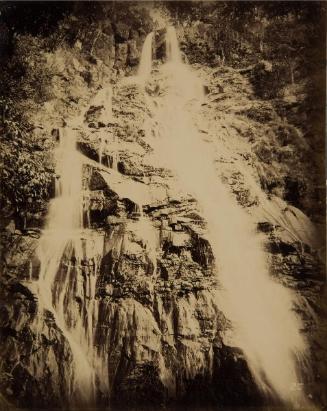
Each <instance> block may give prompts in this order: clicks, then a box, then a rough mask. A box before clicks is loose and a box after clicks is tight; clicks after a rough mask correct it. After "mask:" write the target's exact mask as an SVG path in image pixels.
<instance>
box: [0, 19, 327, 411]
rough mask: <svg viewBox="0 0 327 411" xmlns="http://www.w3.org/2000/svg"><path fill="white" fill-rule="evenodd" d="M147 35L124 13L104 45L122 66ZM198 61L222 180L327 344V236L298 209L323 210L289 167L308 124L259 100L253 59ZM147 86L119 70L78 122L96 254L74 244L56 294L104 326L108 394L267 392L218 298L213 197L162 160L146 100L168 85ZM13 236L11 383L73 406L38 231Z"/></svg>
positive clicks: (99, 389) (184, 396) (317, 396)
mask: <svg viewBox="0 0 327 411" xmlns="http://www.w3.org/2000/svg"><path fill="white" fill-rule="evenodd" d="M202 29H203V28H201V26H199V27H197V30H198V31H199V32H201V30H202ZM207 29H208V28H206V30H207ZM203 30H204V29H203ZM186 34H187V33H186ZM159 35H160V33H159ZM139 39H140V33H139V32H135V31H131V30H130V28H129V27H128V26H126V25H125V24H123V23H117V25H116V26H115V27H111V26H110V27H106V28H104V29H103V32H102V33H100V34H99V36H98V37H96V38H95V40H94V43H93V44H92V47H93V52H94V54H95V55H96V56H97V57H98V58H101V59H102V60H103V61H104V63H105V64H108V65H109V66H110V65H112V66H113V64H112V56H113V55H114V56H115V61H114V66H115V68H117V69H119V68H124V67H126V64H130V65H135V64H136V62H137V60H138V58H139V55H140V53H139V50H140V47H139ZM85 42H86V40H85ZM204 42H205V43H206V44H208V48H209V51H210V47H211V45H210V42H208V41H207V39H204ZM84 46H85V44H84V45H83V47H84ZM108 50H109V51H108ZM107 52H108V61H107V60H106V58H107V57H106V56H104V54H105V53H107ZM158 54H159V57H158V58H159V59H160V58H161V57H162V56H160V50H159V51H158ZM193 69H194V70H197V73H198V75H199V77H201V78H202V79H204V81H205V84H206V90H207V94H206V98H205V101H204V103H203V104H202V106H201V108H200V110H199V116H202V117H204V118H206V120H207V125H208V126H207V129H200V132H201V135H202V136H203V139H204V140H205V141H206V142H207V143H208V144H209V145H210V147H211V149H212V150H214V151H215V152H216V164H217V178H218V177H219V178H221V179H222V180H223V181H224V182H225V183H226V185H227V186H228V187H229V190H230V192H231V193H232V194H233V195H234V197H235V201H237V202H238V203H239V204H241V205H242V207H244V208H245V209H246V210H247V212H248V213H249V214H251V215H252V216H253V219H254V221H255V223H256V225H257V230H258V232H260V233H261V235H262V237H263V242H264V244H265V248H266V250H267V255H268V257H269V261H270V263H271V264H270V266H271V274H272V275H274V276H275V277H276V278H278V280H279V281H281V282H283V283H284V284H285V285H286V286H287V287H290V288H292V289H293V290H295V292H296V293H298V294H299V296H300V297H301V300H300V301H301V302H302V304H301V305H299V307H298V311H299V312H300V313H301V315H302V317H303V318H304V320H305V321H304V325H305V330H304V332H306V333H307V335H308V336H309V337H308V338H311V339H312V341H313V343H312V345H311V346H314V343H317V344H319V341H320V340H319V338H320V337H319V336H317V335H316V334H315V333H314V332H313V331H315V330H316V329H317V326H316V323H315V319H316V304H317V301H318V299H319V296H320V293H321V290H322V288H323V272H324V271H323V270H324V266H323V262H322V256H323V253H324V250H323V241H322V240H320V238H319V236H320V235H321V233H320V232H319V230H318V229H317V228H316V227H315V226H314V224H313V223H312V222H311V220H310V219H309V218H308V217H307V216H306V215H305V214H304V213H303V211H301V210H300V209H299V208H298V207H300V206H301V208H302V209H303V210H304V211H306V210H307V209H308V205H307V204H303V202H302V200H300V199H301V198H302V196H301V193H302V191H301V190H302V189H303V187H301V186H300V183H299V180H298V178H295V179H293V178H292V177H291V178H290V177H289V174H290V173H289V169H290V167H292V166H293V165H294V167H300V166H299V165H297V162H298V161H299V158H300V157H298V156H300V154H299V153H298V151H297V149H296V142H295V141H296V140H297V139H300V140H301V138H302V136H301V135H300V134H299V133H298V131H297V130H296V129H294V127H291V126H290V125H288V124H285V123H284V122H283V121H282V120H281V118H280V117H279V115H278V114H277V113H276V111H275V110H274V108H273V107H272V105H270V104H269V103H267V102H261V101H258V100H255V99H254V95H253V90H252V88H251V85H250V82H249V80H248V79H247V77H246V76H245V75H243V74H242V73H240V72H239V71H237V70H233V69H229V68H216V69H214V68H210V69H209V68H204V67H202V66H199V65H194V67H193ZM160 80H162V79H160V78H159V79H158V82H159V84H160ZM162 81H164V80H162ZM145 89H146V90H147V91H144V89H143V88H142V87H140V86H138V85H136V84H135V83H133V82H132V81H131V82H130V83H128V81H126V82H124V81H122V82H120V83H117V84H116V86H115V87H114V90H113V97H112V107H111V103H110V99H111V95H109V94H108V93H107V92H106V91H108V90H107V89H106V88H102V89H101V90H99V92H98V94H97V95H96V96H95V97H94V98H93V100H92V101H91V103H90V105H89V107H87V108H86V110H85V115H84V117H83V119H82V120H81V121H80V122H79V123H78V124H77V125H76V126H75V129H76V130H77V132H78V147H79V149H80V151H81V153H82V154H81V155H83V156H84V157H83V158H84V166H83V190H84V214H85V216H84V229H83V231H82V233H81V234H80V236H81V239H82V240H83V241H84V242H83V244H84V247H85V249H84V251H83V252H84V257H83V258H82V259H81V260H77V259H76V258H75V257H74V254H73V253H70V254H69V253H68V252H67V253H66V254H64V257H63V258H62V260H61V261H60V269H59V270H58V273H57V277H56V281H55V287H54V289H55V291H53V293H54V295H55V297H54V298H58V296H61V295H62V299H63V301H65V304H66V305H65V308H66V310H67V312H66V313H65V318H66V322H67V324H69V326H70V328H71V329H75V328H76V324H81V327H82V331H83V333H84V334H85V335H86V336H87V337H85V338H86V339H88V338H89V340H90V341H88V342H87V344H88V349H87V350H86V351H85V355H86V356H88V355H89V352H88V350H90V347H91V348H92V350H93V351H94V352H95V353H96V356H97V359H100V363H101V364H100V365H99V363H98V362H97V361H94V362H93V366H94V369H95V375H96V377H95V380H96V384H95V385H96V389H95V396H96V401H95V402H96V403H97V404H101V405H106V404H108V402H109V401H110V402H111V403H113V404H115V403H119V401H121V399H122V398H124V405H133V406H135V405H140V404H142V403H149V402H151V401H155V402H156V404H158V406H159V405H160V406H161V405H162V406H164V405H166V404H169V403H170V402H173V403H174V402H183V404H185V403H188V402H189V403H193V404H194V403H199V404H201V405H203V404H214V405H242V406H244V405H246V404H249V405H258V404H263V403H264V402H265V401H266V399H265V398H263V395H262V394H261V393H260V392H259V390H258V388H257V387H256V384H255V382H254V379H253V377H252V375H251V373H250V371H249V368H248V365H247V363H246V360H245V358H244V354H243V353H242V352H241V351H240V350H239V349H238V348H237V347H234V346H233V345H232V344H231V342H230V339H229V333H230V332H231V329H232V326H231V324H230V323H229V321H228V319H226V318H225V316H224V314H223V313H222V312H221V309H220V306H219V298H217V289H218V287H219V272H218V273H217V272H216V268H215V261H214V257H213V253H212V250H211V246H210V243H209V241H208V239H207V231H206V230H207V227H206V223H205V221H204V220H203V217H202V214H201V209H200V207H199V205H198V204H197V202H196V201H195V199H194V198H192V196H190V195H188V194H187V193H185V192H183V191H181V190H178V189H177V188H176V184H175V183H176V182H175V178H174V175H173V174H172V172H171V170H168V169H165V168H163V167H161V166H160V165H156V164H155V163H154V162H153V159H151V154H152V152H153V148H152V147H151V144H150V142H151V139H150V138H149V135H148V132H149V128H150V127H149V125H151V122H153V117H152V116H151V113H150V111H149V108H148V106H147V105H146V103H145V98H146V94H147V92H148V94H151V93H153V94H155V93H157V94H160V93H164V90H163V89H160V87H159V88H158V89H156V90H155V92H153V88H152V87H151V84H147V85H146V87H145ZM195 121H197V119H195ZM67 127H68V126H67ZM199 127H200V126H199ZM267 136H268V137H267ZM99 153H101V154H99ZM294 153H295V154H294ZM291 157H294V158H293V159H292V158H291ZM285 159H287V161H284V160H285ZM297 171H298V170H297ZM298 173H299V171H298ZM297 177H298V175H297ZM294 185H296V187H297V189H296V190H294ZM306 190H308V189H304V191H305V192H306V193H307V191H306ZM309 194H310V195H312V196H314V193H311V192H310V193H309ZM292 195H293V196H294V197H293V201H290V197H291V196H292ZM310 195H309V197H310ZM306 198H307V197H306ZM312 198H314V197H312ZM312 198H311V199H312ZM288 202H291V203H292V204H293V205H290V204H288ZM218 208H219V204H218ZM90 233H91V234H90ZM10 236H11V237H12V238H14V240H15V241H14V243H9V242H8V243H7V247H6V249H5V250H4V258H3V260H4V263H5V264H4V265H5V267H4V275H3V276H2V278H1V283H2V284H1V285H2V288H1V301H2V305H1V324H0V325H1V333H2V338H1V353H2V358H1V364H0V365H1V372H2V377H1V391H2V393H3V394H4V396H5V397H6V398H7V399H8V400H9V401H11V402H12V403H14V404H16V405H17V406H22V407H25V406H26V407H41V408H42V407H48V406H58V405H59V406H60V407H62V408H65V407H67V404H68V403H71V402H72V399H73V403H74V401H75V400H76V398H75V397H76V393H74V383H75V379H76V378H77V376H76V375H75V373H74V367H75V365H74V359H73V352H72V348H71V346H70V344H69V341H68V340H67V338H65V335H64V333H63V332H62V330H61V329H60V327H59V326H58V324H56V322H55V319H54V318H53V316H52V315H51V313H50V312H47V311H46V312H43V310H42V309H41V308H42V307H41V306H40V303H39V301H38V299H37V296H36V294H35V292H36V288H35V282H36V281H37V279H38V275H39V264H40V262H39V260H38V259H37V257H36V255H35V249H36V246H37V243H38V238H37V237H38V236H39V234H38V233H35V232H34V231H27V232H26V233H25V234H24V235H23V234H22V233H20V232H14V234H12V233H11V234H10ZM34 237H36V238H34ZM91 243H92V244H93V245H94V244H96V245H95V246H94V248H92V250H93V251H92V252H90V251H89V250H90V249H91V246H90V244H91ZM92 247H93V246H92ZM68 272H69V273H70V274H67V273H68ZM62 284H66V288H65V289H64V290H62V289H61V288H62V287H63V286H62ZM58 300H60V298H58ZM311 333H312V335H311V337H310V334H311ZM83 338H84V336H83ZM89 358H91V357H89ZM93 360H94V359H92V361H93ZM90 361H91V360H90ZM314 361H319V355H318V354H317V355H316V357H315V358H314ZM318 378H319V377H318V376H316V375H314V376H311V377H308V381H306V383H307V386H308V387H309V388H308V393H307V394H310V396H311V397H313V399H314V400H315V401H317V402H319V401H320V402H321V401H323V400H324V398H323V395H322V394H321V393H320V392H318V390H316V388H315V387H316V385H315V381H316V379H318ZM18 387H19V389H18ZM315 390H316V391H315Z"/></svg>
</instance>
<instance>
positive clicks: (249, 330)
mask: <svg viewBox="0 0 327 411" xmlns="http://www.w3.org/2000/svg"><path fill="white" fill-rule="evenodd" d="M152 43H153V33H150V34H149V35H148V36H147V38H146V40H145V44H144V47H143V51H142V57H141V62H140V66H139V71H138V76H137V77H138V79H139V80H141V82H142V84H144V83H145V81H146V79H147V78H149V76H150V75H151V68H152ZM167 56H168V62H167V63H166V64H165V65H163V66H162V67H161V75H162V76H163V77H164V84H165V90H164V93H162V95H161V96H160V97H157V98H152V99H151V98H147V102H148V104H149V108H150V110H151V111H152V113H153V116H154V121H153V122H152V123H151V124H156V125H155V126H153V130H152V131H153V133H149V134H150V135H152V136H153V137H152V141H151V145H152V147H153V148H154V152H153V161H154V163H155V164H156V166H163V167H167V168H169V169H171V170H172V171H173V172H174V173H175V175H176V177H177V179H178V183H177V184H179V185H180V187H181V189H182V190H184V191H185V192H187V193H191V194H192V195H194V197H195V198H196V199H197V201H198V203H199V205H200V206H201V209H202V212H203V216H204V217H205V219H206V221H207V225H208V239H209V240H210V243H211V246H212V249H213V252H214V255H215V259H216V264H217V271H218V276H219V281H220V284H221V286H222V289H221V291H220V293H219V301H218V304H219V307H220V308H221V309H222V311H223V312H224V313H225V315H226V317H227V318H228V319H230V320H231V321H232V323H233V336H232V337H233V344H234V345H236V346H238V347H240V348H241V349H242V350H243V351H244V354H245V356H246V358H247V361H248V364H249V367H250V369H251V371H252V373H253V375H254V377H255V379H256V381H257V383H258V385H259V386H260V387H261V388H262V390H263V391H265V392H268V393H271V394H273V395H276V396H278V397H280V398H281V399H282V400H284V401H285V402H287V403H292V404H295V405H299V404H301V403H302V402H303V399H302V392H301V390H294V389H293V387H299V386H301V377H300V374H299V371H298V370H299V368H298V365H300V363H301V361H302V360H303V359H304V358H305V357H304V352H305V348H306V347H305V342H304V340H303V338H302V336H301V333H300V331H299V330H300V328H301V323H300V321H299V319H298V318H297V316H296V315H295V313H294V312H293V303H294V296H293V295H292V294H291V292H290V291H289V290H287V289H286V288H283V287H282V286H281V285H280V284H278V283H276V282H274V281H273V280H272V279H271V278H270V277H269V274H268V269H267V266H266V256H265V254H264V252H263V251H262V245H261V242H260V238H259V237H258V236H257V235H256V233H255V227H254V225H253V222H252V220H251V218H250V217H249V216H248V215H247V214H246V213H245V212H244V211H243V210H242V209H241V208H240V207H239V206H238V205H237V203H236V202H235V200H234V199H233V198H232V197H231V196H230V194H229V192H228V190H227V189H226V188H225V186H224V185H223V184H222V183H221V182H220V181H219V180H218V179H217V176H216V170H215V168H214V166H213V161H214V158H213V154H212V152H211V151H210V149H209V146H208V145H206V144H204V143H203V141H202V139H201V136H200V134H199V133H198V130H197V128H196V126H195V125H194V115H195V114H196V113H197V112H198V110H199V109H200V105H201V102H202V101H203V98H204V96H203V87H202V84H201V82H200V81H199V79H197V77H196V76H195V75H194V73H193V72H192V71H191V70H190V69H189V68H188V67H187V66H186V65H184V64H183V62H182V58H181V53H180V50H179V48H178V41H177V37H176V33H175V30H174V28H173V27H169V28H168V29H167ZM103 93H104V94H103ZM103 93H102V94H103V96H102V94H101V93H100V96H99V95H98V96H97V97H96V98H97V100H96V101H95V102H94V104H98V103H99V101H98V100H99V99H100V100H101V99H103V98H104V99H105V102H104V104H107V105H108V104H109V106H110V107H109V109H108V113H107V114H108V118H107V119H108V121H110V120H111V119H112V108H111V96H112V92H111V91H110V93H109V91H108V90H106V91H104V92H103ZM108 93H109V94H110V95H109V94H108ZM108 96H109V97H108ZM108 99H109V100H110V101H109V100H108ZM107 100H108V101H107ZM101 101H102V100H101ZM101 104H102V103H101ZM105 150H106V142H105V135H102V136H101V139H100V144H99V152H98V156H99V163H100V165H101V163H102V161H103V157H104V152H105ZM56 159H57V173H58V175H59V176H60V177H59V179H58V180H57V184H56V198H55V199H54V200H52V202H51V205H50V210H49V215H48V219H47V221H48V223H47V227H46V229H45V230H44V233H43V236H42V238H41V240H40V245H39V249H38V255H39V258H40V261H41V269H40V275H39V279H38V281H37V284H36V286H37V289H38V295H39V304H40V309H41V311H42V310H48V311H50V312H51V313H52V315H53V317H54V319H55V321H56V324H57V325H58V327H59V328H60V329H61V331H62V333H63V335H64V336H65V338H66V340H67V342H68V343H69V345H70V348H71V351H72V355H73V367H72V378H71V384H70V387H68V390H69V392H70V396H71V399H72V401H71V402H72V405H78V404H79V403H83V404H92V403H94V402H95V397H96V391H97V386H98V388H100V389H101V391H102V392H107V393H108V392H109V381H108V369H107V365H106V364H107V362H108V361H107V360H108V357H107V355H108V354H107V353H106V352H105V351H104V350H101V352H98V350H97V349H96V348H95V347H94V328H95V325H96V323H97V319H98V310H99V308H98V300H97V298H96V295H95V293H96V288H95V284H96V272H97V270H98V265H99V263H100V257H101V255H102V250H103V237H102V236H101V234H99V233H96V232H92V230H87V229H85V228H84V224H83V221H84V220H85V217H84V213H85V210H84V208H83V202H84V200H83V196H84V194H85V193H84V192H83V187H82V171H83V162H87V160H86V159H85V158H84V159H83V156H81V154H79V153H78V152H77V150H76V135H75V132H74V131H73V129H71V128H69V127H67V129H66V132H65V133H63V135H62V138H61V141H60V146H59V148H58V150H57V153H56ZM113 161H114V160H113ZM89 163H91V161H89ZM110 168H111V172H110V173H108V172H107V171H106V173H105V175H106V177H104V178H105V179H108V181H109V182H110V184H111V185H112V186H113V187H114V188H115V191H117V193H118V194H120V195H121V196H122V197H126V196H128V198H131V199H132V201H134V202H135V213H136V214H138V220H137V221H136V222H135V223H133V224H134V226H133V230H135V232H136V233H137V232H138V231H139V232H141V233H142V236H143V237H144V241H145V247H146V248H147V250H148V254H149V257H150V259H151V260H152V262H153V265H154V270H155V264H156V248H157V245H158V238H157V237H156V234H155V230H154V228H153V226H152V225H151V223H150V221H149V220H148V219H147V218H146V216H144V214H143V205H142V199H144V195H145V194H144V193H143V191H142V189H139V186H138V187H137V189H136V190H134V188H135V184H136V183H135V182H132V183H130V182H128V181H125V180H124V179H123V178H122V177H121V176H120V175H119V173H118V172H117V169H116V166H113V165H111V167H110ZM103 176H104V174H103ZM131 184H134V186H133V185H132V186H131ZM134 197H135V198H134ZM81 261H88V264H91V267H92V268H91V270H90V274H89V276H88V277H87V279H86V284H84V285H85V287H84V288H83V289H85V290H86V291H83V292H86V295H84V294H82V292H81V301H82V306H78V304H77V303H76V298H75V297H76V293H78V290H79V287H80V283H79V281H78V278H79V277H80V270H81V268H80V263H81ZM82 297H85V298H84V299H83V298H82ZM84 406H85V405H84ZM73 409H74V408H67V411H68V410H70V411H71V410H73ZM93 409H94V410H99V408H93ZM104 409H105V408H104ZM111 409H112V408H111ZM122 409H123V408H122ZM151 409H154V408H151ZM175 409H176V410H177V409H178V408H174V410H175ZM183 409H184V410H185V409H186V408H185V407H183ZM241 409H242V408H241ZM255 409H257V410H261V411H268V410H269V411H270V410H275V409H274V408H255ZM290 409H291V408H290V407H288V408H287V410H290ZM303 409H304V408H303ZM307 409H308V408H307ZM83 410H84V411H85V408H83ZM199 410H200V409H199ZM201 410H203V411H204V410H207V411H209V410H211V409H210V408H201ZM243 410H246V409H243ZM276 411H277V409H276Z"/></svg>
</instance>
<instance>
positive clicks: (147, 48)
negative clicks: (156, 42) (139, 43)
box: [137, 32, 153, 81]
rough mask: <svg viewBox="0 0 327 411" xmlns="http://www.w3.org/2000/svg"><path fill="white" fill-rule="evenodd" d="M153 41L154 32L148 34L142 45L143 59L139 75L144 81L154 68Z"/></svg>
mask: <svg viewBox="0 0 327 411" xmlns="http://www.w3.org/2000/svg"><path fill="white" fill-rule="evenodd" d="M152 42H153V32H151V33H149V34H148V35H147V36H146V38H145V41H144V44H143V47H142V53H141V59H140V64H139V68H138V72H137V75H138V77H139V78H140V79H141V80H143V81H145V80H146V78H147V77H148V76H149V75H150V73H151V70H152Z"/></svg>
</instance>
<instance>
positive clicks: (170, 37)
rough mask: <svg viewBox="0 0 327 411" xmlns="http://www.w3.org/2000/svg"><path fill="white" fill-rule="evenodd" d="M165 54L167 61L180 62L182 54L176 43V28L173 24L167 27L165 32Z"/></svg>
mask: <svg viewBox="0 0 327 411" xmlns="http://www.w3.org/2000/svg"><path fill="white" fill-rule="evenodd" d="M166 55H167V61H168V62H170V63H175V64H182V55H181V52H180V49H179V45H178V39H177V34H176V30H175V28H174V27H173V26H168V27H167V32H166Z"/></svg>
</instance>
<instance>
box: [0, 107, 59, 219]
mask: <svg viewBox="0 0 327 411" xmlns="http://www.w3.org/2000/svg"><path fill="white" fill-rule="evenodd" d="M0 109H1V113H2V118H1V121H0V127H1V134H0V169H1V174H0V184H1V191H0V205H1V208H2V210H3V211H4V212H5V213H8V214H10V213H11V212H13V211H16V212H18V211H20V212H23V213H24V212H26V211H33V212H36V211H38V209H40V208H41V207H42V205H43V201H44V200H46V199H47V197H48V188H49V184H50V181H51V175H52V172H51V169H49V168H48V167H49V165H48V164H46V158H47V157H46V156H45V151H46V150H49V149H50V146H47V142H46V140H45V139H42V138H41V139H40V138H39V137H37V136H36V135H35V134H34V133H33V130H32V129H31V127H30V125H29V124H28V123H27V122H26V121H25V120H24V118H23V117H22V116H21V115H19V113H18V112H17V111H16V110H15V109H14V103H13V102H12V100H10V99H6V100H4V99H1V100H0ZM41 144H42V145H41Z"/></svg>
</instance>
